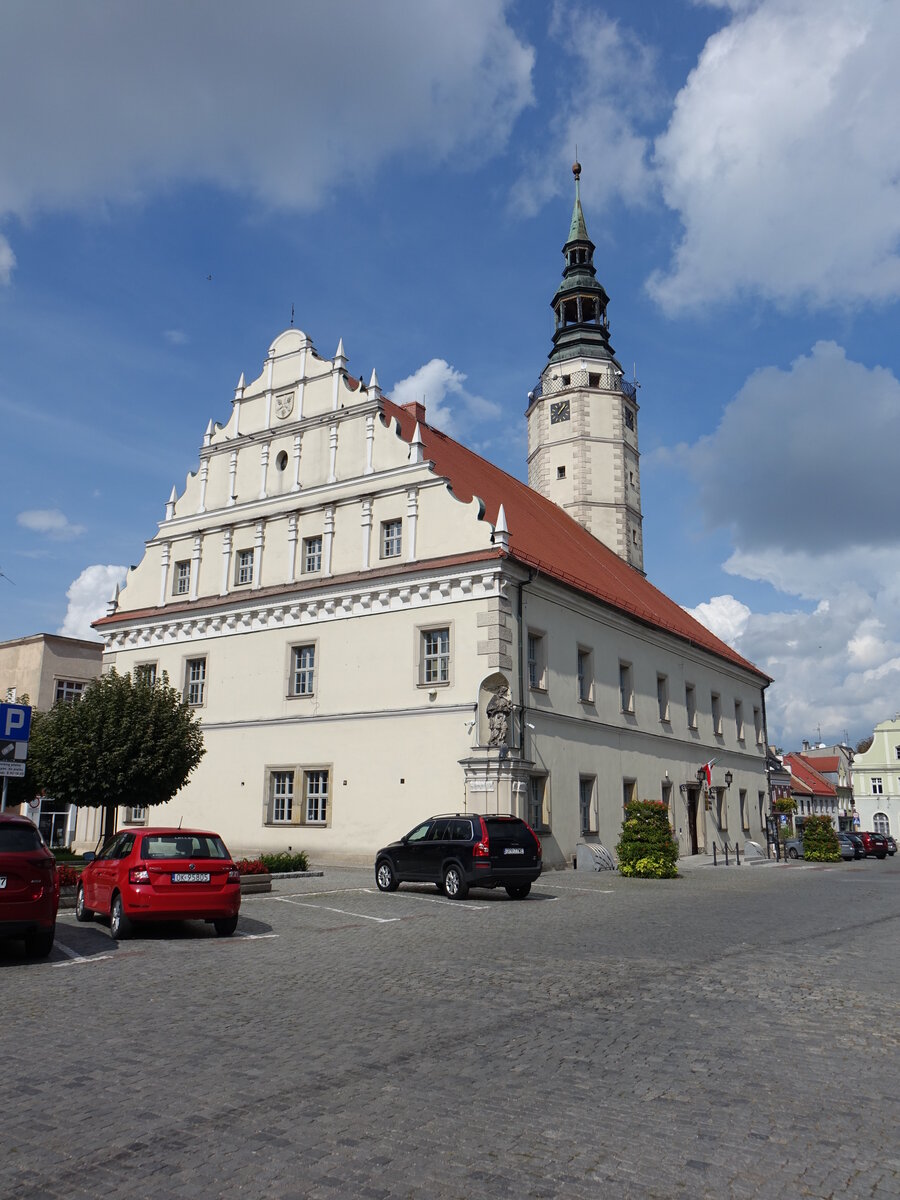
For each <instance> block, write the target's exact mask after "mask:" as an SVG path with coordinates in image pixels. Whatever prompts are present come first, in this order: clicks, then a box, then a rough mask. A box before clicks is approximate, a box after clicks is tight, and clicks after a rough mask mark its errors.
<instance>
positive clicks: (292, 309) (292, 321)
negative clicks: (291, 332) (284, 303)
mask: <svg viewBox="0 0 900 1200" xmlns="http://www.w3.org/2000/svg"><path fill="white" fill-rule="evenodd" d="M293 327H294V306H293V304H292V305H291V328H292V329H293Z"/></svg>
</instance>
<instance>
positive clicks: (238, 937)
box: [225, 933, 280, 942]
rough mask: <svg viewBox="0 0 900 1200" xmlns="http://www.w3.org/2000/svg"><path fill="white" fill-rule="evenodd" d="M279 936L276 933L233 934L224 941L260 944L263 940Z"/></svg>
mask: <svg viewBox="0 0 900 1200" xmlns="http://www.w3.org/2000/svg"><path fill="white" fill-rule="evenodd" d="M279 936H280V935H279V934H277V933H233V934H232V935H231V938H230V939H228V938H226V939H225V941H228V940H231V941H233V942H261V941H263V940H264V939H265V938H277V937H279Z"/></svg>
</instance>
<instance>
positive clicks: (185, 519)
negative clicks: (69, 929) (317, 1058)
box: [78, 164, 770, 866]
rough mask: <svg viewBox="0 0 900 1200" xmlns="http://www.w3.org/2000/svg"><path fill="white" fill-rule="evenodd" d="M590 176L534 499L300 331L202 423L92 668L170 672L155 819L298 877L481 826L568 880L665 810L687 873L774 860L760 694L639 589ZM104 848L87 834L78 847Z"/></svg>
mask: <svg viewBox="0 0 900 1200" xmlns="http://www.w3.org/2000/svg"><path fill="white" fill-rule="evenodd" d="M579 175H580V167H579V166H578V164H576V166H575V189H576V190H575V205H574V212H573V216H572V223H571V227H570V230H569V237H568V239H567V241H566V244H565V246H564V248H563V254H564V258H565V266H564V271H563V277H562V281H561V282H560V285H559V287H558V289H557V291H556V294H555V295H554V297H553V300H552V307H553V313H554V332H553V338H552V346H551V349H550V354H549V358H548V361H547V363H546V365H545V366H544V368H543V372H542V374H541V377H540V382H539V384H538V386H537V387H536V388H535V390H534V392H532V393H530V394H529V396H528V402H527V411H526V414H525V419H526V422H527V428H528V464H527V466H528V484H525V483H523V482H521V481H520V480H518V479H515V478H513V477H512V476H510V475H508V474H506V473H505V472H504V471H502V470H500V469H499V468H497V467H495V466H493V465H492V464H491V463H489V462H487V461H485V460H484V459H483V458H480V457H479V456H478V455H477V454H475V453H474V452H473V451H471V450H469V449H467V448H466V447H465V446H463V445H462V444H460V443H459V442H457V441H454V440H453V439H452V438H450V437H448V436H447V435H446V434H444V433H442V432H441V431H440V430H439V429H436V428H434V427H433V426H431V425H430V424H429V422H428V413H427V411H426V409H425V407H424V405H422V404H419V403H411V404H405V405H397V404H395V403H393V402H392V401H391V400H390V399H389V398H388V397H387V396H385V395H383V394H382V392H381V390H380V387H379V385H378V380H377V376H376V375H375V373H374V372H373V373H372V377H371V379H370V380H369V382H368V383H365V382H364V381H363V380H362V379H357V378H355V377H354V376H353V375H351V374H350V372H349V371H348V365H347V364H348V358H347V356H346V354H345V351H344V345H343V341H342V342H341V343H340V344H339V345H338V348H337V351H336V353H335V355H334V357H333V358H331V359H329V358H323V357H321V356H320V355H319V354H318V353H317V351H316V349H315V347H314V345H313V342H312V341H311V339H310V338H309V337H308V336H307V335H306V334H305V333H303V332H301V331H300V330H299V329H296V328H291V329H288V330H286V331H285V332H283V333H281V334H279V336H278V337H276V338H275V340H274V341H273V342H272V344H271V346H270V347H269V350H268V354H267V355H266V358H265V361H264V363H263V368H262V372H261V374H260V375H259V376H258V377H257V378H255V379H253V380H252V381H251V382H249V383H247V382H245V380H244V376H243V375H241V378H240V381H239V383H238V386H237V388H236V390H235V394H234V400H233V403H232V411H231V415H230V418H229V419H228V421H227V423H225V424H224V425H219V424H214V423H213V422H210V423H209V425H208V427H207V429H206V432H205V434H204V436H203V441H202V445H201V447H200V454H199V464H198V467H197V469H196V470H195V471H194V472H193V473H192V474H191V475H190V476H189V477H188V480H187V484H186V487H185V488H184V490H183V491H182V492H181V493H180V494H179V493H178V492H177V491H176V490H175V489H173V491H172V494H171V496H170V498H169V500H168V503H167V504H166V506H165V516H164V519H163V520H162V521H161V522H160V525H159V529H158V531H157V533H156V534H155V535H154V536H153V537H152V538H151V539H150V541H148V542H147V544H146V548H145V551H144V555H143V558H142V560H141V562H140V563H139V565H138V566H136V567H134V568H132V570H130V571H129V573H128V577H127V579H126V582H125V585H124V587H123V589H122V590H121V592H120V593H119V594H118V595H117V597H116V598H115V600H114V601H113V602H112V603H111V605H110V611H109V613H108V615H106V616H105V617H103V618H101V619H100V620H99V621H98V622H97V623H96V626H95V627H96V629H97V630H98V632H99V633H100V635H101V636H102V637H103V639H104V641H105V652H104V669H105V670H109V669H115V670H116V671H118V672H119V673H120V674H121V673H125V672H133V673H135V672H136V673H139V674H143V675H145V676H147V677H150V678H156V679H160V678H161V677H162V675H163V673H166V674H167V676H168V678H169V681H170V682H171V683H173V684H175V685H176V686H177V687H179V688H181V689H183V694H184V698H185V701H186V702H187V703H188V704H189V705H191V706H192V707H193V708H195V709H196V711H197V714H198V716H199V718H200V720H201V723H202V728H203V735H204V742H205V746H206V755H205V757H204V758H203V760H202V762H201V763H200V766H199V767H198V769H197V770H196V771H195V772H194V774H193V775H192V777H191V779H190V782H189V784H188V785H187V786H186V787H185V788H184V789H183V790H182V791H181V792H180V793H179V794H178V795H177V796H175V797H174V798H173V799H172V800H171V801H170V802H169V803H168V804H166V805H165V806H162V807H161V808H160V809H158V810H156V811H154V812H153V813H152V814H151V816H150V819H152V820H153V821H154V822H156V821H164V822H172V823H176V824H177V823H178V822H179V821H181V820H183V821H184V824H185V825H186V826H187V825H193V826H204V827H212V828H214V829H216V830H217V831H218V832H220V833H221V834H222V836H223V837H224V838H225V840H226V842H227V844H228V845H229V847H230V848H231V850H232V852H233V853H235V854H243V853H252V852H255V851H277V850H283V849H288V848H291V849H293V850H295V851H296V850H301V849H302V850H305V851H307V853H308V854H309V856H310V859H311V860H312V861H313V862H314V863H324V862H328V861H332V862H335V861H345V862H353V861H356V862H367V861H372V858H373V854H374V852H375V851H376V850H377V849H378V848H379V847H380V846H382V845H383V844H385V842H387V841H390V840H392V839H393V838H395V837H398V836H399V835H401V834H402V833H404V832H406V831H407V830H408V829H410V828H412V826H413V825H414V824H415V823H417V822H418V821H419V820H421V819H422V818H423V817H426V816H429V815H431V814H433V813H439V812H464V811H470V812H473V811H474V812H498V811H499V812H514V813H517V814H519V815H521V816H522V817H524V818H526V819H527V820H528V821H529V822H530V823H531V824H532V825H533V826H534V827H535V829H536V830H537V831H538V832H539V834H540V836H541V839H542V841H543V845H544V859H545V864H546V865H547V866H553V865H563V864H565V863H571V861H572V859H573V856H574V854H575V849H576V845H577V844H578V843H581V842H595V843H602V844H603V845H604V846H606V847H607V848H608V849H610V850H614V847H615V844H616V841H617V840H618V836H619V831H620V828H621V823H622V806H623V803H624V802H625V801H627V800H629V799H632V798H635V799H638V798H639V799H655V800H661V801H663V802H664V803H665V804H666V805H667V807H668V810H669V814H670V818H671V822H672V826H673V829H674V830H675V833H676V836H677V837H678V841H679V846H680V852H681V854H682V855H688V854H692V853H700V852H710V851H711V849H712V846H713V844H714V843H716V844H718V845H720V846H721V845H724V844H725V843H726V842H729V843H731V844H733V843H734V842H735V841H737V840H741V841H743V839H745V838H748V837H749V838H754V839H759V838H761V837H764V830H765V813H766V808H767V797H766V774H765V762H766V730H765V695H764V693H765V688H766V686H767V685H768V683H769V682H770V681H769V679H768V677H767V676H766V675H764V674H763V673H762V672H761V671H760V670H759V669H758V668H756V667H755V666H753V664H752V663H750V662H747V661H746V660H745V659H744V658H742V657H741V656H740V655H739V654H737V653H736V652H735V651H734V650H732V649H731V648H730V647H729V646H727V645H726V644H725V643H723V642H722V641H720V640H719V639H718V638H716V637H715V636H714V635H713V634H712V633H711V632H710V631H709V630H707V629H706V628H704V627H703V626H702V625H700V624H699V623H698V622H697V621H695V620H694V619H693V618H691V617H690V616H689V615H688V614H687V613H686V612H685V611H684V610H683V609H682V608H681V607H680V606H679V605H678V604H676V603H675V602H674V601H673V600H670V599H669V598H668V597H667V596H665V595H663V593H662V592H660V591H659V590H658V589H657V588H655V587H654V586H653V585H652V584H651V583H650V582H649V580H648V579H647V578H646V575H645V573H644V568H645V563H644V552H643V534H642V510H641V489H640V470H639V465H640V459H639V451H638V415H639V413H638V404H637V401H636V395H635V390H634V387H633V386H631V385H630V384H629V383H628V381H627V380H626V379H625V378H624V373H623V371H622V368H621V366H620V365H619V363H618V361H617V359H616V357H615V353H614V350H613V347H612V345H611V342H610V329H609V321H608V315H607V307H608V304H609V298H608V296H607V294H606V292H605V290H604V288H603V287H602V286H601V284H600V283H599V281H598V280H597V277H596V272H595V267H594V263H593V254H594V245H593V243H592V242H591V241H590V238H589V237H588V234H587V228H586V225H585V220H584V214H583V211H582V206H581V201H580V197H579V193H578V186H579ZM706 764H712V765H711V766H710V768H709V777H708V778H707V774H706V772H704V771H702V770H701V768H703V767H704V766H705V765H706ZM147 819H148V814H147V813H145V812H142V811H131V810H123V812H122V813H121V820H122V821H124V822H136V823H139V822H141V821H145V820H147ZM99 828H100V813H99V810H82V812H81V813H80V815H79V828H78V844H79V846H80V847H84V846H86V845H88V844H93V843H94V842H95V841H96V839H97V836H98V834H99Z"/></svg>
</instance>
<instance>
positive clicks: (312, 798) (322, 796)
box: [303, 770, 328, 825]
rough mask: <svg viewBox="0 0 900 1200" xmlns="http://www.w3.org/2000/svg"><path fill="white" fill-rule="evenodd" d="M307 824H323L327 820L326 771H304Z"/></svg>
mask: <svg viewBox="0 0 900 1200" xmlns="http://www.w3.org/2000/svg"><path fill="white" fill-rule="evenodd" d="M303 778H304V787H305V789H306V823H307V825H325V824H326V823H327V821H328V772H327V771H323V770H317V771H305V772H304V774H303Z"/></svg>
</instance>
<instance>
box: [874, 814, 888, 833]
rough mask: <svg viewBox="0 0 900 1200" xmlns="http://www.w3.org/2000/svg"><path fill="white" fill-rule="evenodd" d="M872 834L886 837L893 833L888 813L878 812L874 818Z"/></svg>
mask: <svg viewBox="0 0 900 1200" xmlns="http://www.w3.org/2000/svg"><path fill="white" fill-rule="evenodd" d="M872 832H873V833H883V834H884V836H885V837H887V836H888V834H889V833H890V832H891V823H890V821H889V820H888V815H887V813H883V812H877V813H876V814H875V816H874V817H873V818H872Z"/></svg>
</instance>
